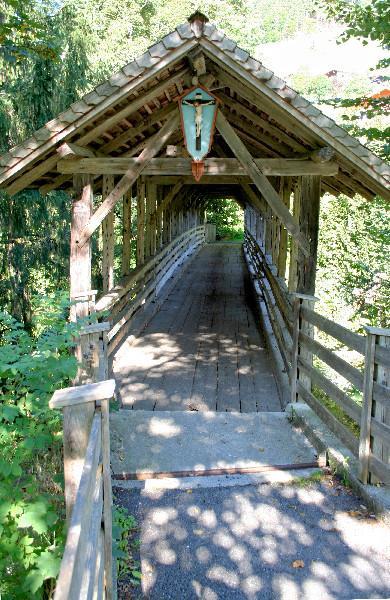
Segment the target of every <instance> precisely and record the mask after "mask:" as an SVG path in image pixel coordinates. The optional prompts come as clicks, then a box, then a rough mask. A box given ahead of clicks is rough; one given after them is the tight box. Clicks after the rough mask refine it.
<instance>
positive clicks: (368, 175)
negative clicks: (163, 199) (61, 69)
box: [0, 19, 390, 198]
mask: <svg viewBox="0 0 390 600" xmlns="http://www.w3.org/2000/svg"><path fill="white" fill-rule="evenodd" d="M198 51H202V53H203V55H204V57H205V59H206V66H207V73H208V74H209V75H211V76H213V84H212V89H214V90H216V91H215V93H217V94H218V95H219V97H221V99H222V102H223V104H222V110H223V111H224V113H225V116H226V117H227V118H228V120H229V121H230V122H231V124H232V125H233V126H234V127H235V128H236V130H237V133H238V134H239V135H240V137H241V138H242V140H243V141H244V142H245V143H246V144H247V145H248V147H250V149H251V152H252V154H253V155H254V156H255V155H256V156H257V157H259V158H260V157H285V158H294V157H304V156H306V155H309V154H310V152H311V151H312V150H314V149H316V148H319V147H321V146H329V147H331V148H333V149H334V151H335V153H336V155H335V156H336V158H335V160H336V161H337V162H338V164H339V173H338V174H337V175H336V176H334V177H328V178H326V182H325V183H324V189H327V190H329V191H330V192H332V193H335V194H338V193H345V194H347V195H349V196H353V195H354V194H355V193H360V194H362V195H363V196H365V197H366V198H372V197H373V196H374V195H376V194H380V195H382V196H383V197H386V198H390V192H389V184H390V168H389V166H388V165H387V164H386V163H385V162H384V161H383V160H382V159H380V158H379V157H378V156H376V155H375V154H374V153H373V152H371V151H370V150H369V149H368V148H366V147H365V146H363V145H362V144H361V143H360V142H359V141H358V140H357V139H356V138H354V137H352V136H350V135H349V134H348V133H347V132H346V131H345V130H344V129H343V128H342V127H340V126H338V125H337V124H336V123H335V122H334V121H333V120H332V119H330V118H329V117H327V116H326V115H324V114H323V113H322V112H321V111H320V110H319V109H318V108H316V107H315V106H314V105H313V104H312V103H310V102H309V101H308V100H306V99H305V98H303V97H302V96H301V95H300V94H298V93H297V92H295V91H294V90H293V89H292V88H291V87H289V86H288V85H287V84H286V82H285V81H283V80H282V79H280V78H279V77H277V76H276V75H275V74H274V73H273V72H272V71H271V70H269V69H267V68H266V67H265V66H264V65H263V64H262V63H261V62H259V61H258V60H255V59H254V58H252V57H251V56H250V55H249V54H248V52H246V51H245V50H243V49H242V48H239V47H238V46H237V44H236V42H234V41H233V40H231V39H229V38H228V37H226V36H225V34H224V33H223V32H222V31H220V30H219V29H217V28H216V27H215V26H214V25H213V24H211V23H208V22H205V21H203V20H198V19H195V20H194V19H192V20H191V22H188V23H185V24H182V25H179V26H178V27H177V28H176V29H175V30H174V31H173V32H172V33H170V34H169V35H167V36H165V37H164V38H163V39H162V40H161V41H159V42H158V43H156V44H154V45H153V46H151V47H150V48H149V49H148V51H147V52H145V53H144V54H142V55H141V56H139V57H138V58H136V59H135V60H134V61H132V62H130V63H129V64H127V65H126V66H124V67H123V68H122V69H121V70H120V71H118V72H117V73H115V74H114V75H112V77H110V78H109V79H108V80H107V81H105V82H104V83H102V84H101V85H98V86H97V87H96V88H95V89H94V90H92V91H91V92H89V93H88V94H86V95H85V96H83V98H81V100H80V101H78V102H75V103H74V104H72V105H71V106H70V107H69V108H68V110H66V111H64V112H63V113H61V114H59V115H58V117H56V118H55V119H53V120H52V121H49V122H48V123H47V124H46V125H45V126H44V127H42V128H40V129H39V130H37V131H36V132H35V133H34V134H33V135H32V136H31V137H30V138H29V139H28V140H26V141H25V142H23V143H21V144H19V145H18V146H16V147H14V148H11V149H10V150H9V151H8V152H7V153H5V154H3V155H2V156H0V187H2V188H5V189H6V190H7V191H8V192H9V193H10V194H14V193H16V192H18V191H20V190H22V189H25V188H31V187H32V188H39V189H41V191H42V192H43V193H46V192H48V191H50V190H52V189H56V188H65V189H66V188H67V187H69V185H70V184H69V176H66V175H61V174H59V173H58V172H57V171H56V164H57V161H58V160H59V158H61V156H63V152H64V151H63V144H64V142H68V143H76V144H77V145H79V146H84V147H85V148H87V149H91V151H93V152H94V153H98V154H99V155H107V156H123V157H125V156H136V155H137V153H139V151H140V150H141V149H142V147H143V143H144V141H145V139H147V138H148V137H150V136H151V135H153V134H154V133H155V132H156V131H157V130H158V128H160V127H161V125H162V123H163V122H164V120H165V119H166V118H167V116H168V115H169V113H170V111H171V110H173V107H174V106H175V105H176V104H175V103H174V100H175V99H176V98H177V97H178V96H179V95H180V94H182V93H183V90H185V89H186V88H189V87H191V81H192V74H193V73H192V59H191V56H193V55H194V54H195V55H196V52H198ZM180 139H181V133H180V132H178V137H177V140H176V141H180Z"/></svg>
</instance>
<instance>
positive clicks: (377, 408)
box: [368, 329, 390, 483]
mask: <svg viewBox="0 0 390 600" xmlns="http://www.w3.org/2000/svg"><path fill="white" fill-rule="evenodd" d="M368 331H370V329H369V330H368ZM372 335H376V337H377V344H376V346H375V350H374V360H377V356H378V352H377V350H376V349H377V348H378V347H379V348H380V349H381V350H382V351H383V352H387V356H389V354H390V331H389V330H387V331H382V332H381V333H375V334H372ZM374 381H375V382H376V383H374V400H375V402H374V406H373V410H372V414H373V416H375V420H376V421H377V422H378V423H380V422H381V423H384V424H385V425H390V368H389V367H388V366H385V365H384V364H381V363H379V364H377V365H376V372H375V374H374ZM377 384H380V385H382V386H385V389H386V390H387V399H388V402H387V403H384V402H380V401H379V400H378V399H377V398H376V396H375V385H377ZM372 424H373V422H371V430H372ZM372 454H373V456H375V457H376V458H377V459H379V460H380V461H381V462H382V463H384V465H387V468H389V463H390V437H389V436H387V438H384V437H383V436H379V437H378V436H376V435H374V438H373V441H372ZM387 477H388V479H389V473H388V474H387ZM388 479H387V481H388ZM371 480H372V483H378V482H382V483H384V482H385V481H384V480H383V479H380V478H379V479H377V478H375V477H371Z"/></svg>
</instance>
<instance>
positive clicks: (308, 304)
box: [290, 293, 318, 402]
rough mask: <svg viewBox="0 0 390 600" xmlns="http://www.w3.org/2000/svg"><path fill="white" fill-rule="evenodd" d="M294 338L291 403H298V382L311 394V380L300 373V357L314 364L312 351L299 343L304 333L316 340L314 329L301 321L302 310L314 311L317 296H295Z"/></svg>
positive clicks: (296, 294)
mask: <svg viewBox="0 0 390 600" xmlns="http://www.w3.org/2000/svg"><path fill="white" fill-rule="evenodd" d="M293 297H294V304H293V337H292V350H291V372H290V386H291V402H297V401H298V398H297V381H298V380H299V383H300V384H301V385H302V386H303V387H304V388H306V389H307V390H308V391H309V392H311V378H310V377H309V376H308V375H306V374H304V373H302V372H300V371H299V365H298V357H299V356H301V357H302V358H303V359H304V360H305V361H306V362H307V363H309V364H310V365H312V364H313V353H312V352H310V350H305V349H304V348H302V347H301V345H300V343H299V334H300V333H301V332H302V333H304V334H306V335H308V336H310V337H311V338H314V327H313V325H311V324H310V323H307V322H306V321H302V319H301V308H309V309H311V310H313V309H314V304H315V302H317V300H318V298H316V297H315V296H308V295H306V294H298V293H295V294H293Z"/></svg>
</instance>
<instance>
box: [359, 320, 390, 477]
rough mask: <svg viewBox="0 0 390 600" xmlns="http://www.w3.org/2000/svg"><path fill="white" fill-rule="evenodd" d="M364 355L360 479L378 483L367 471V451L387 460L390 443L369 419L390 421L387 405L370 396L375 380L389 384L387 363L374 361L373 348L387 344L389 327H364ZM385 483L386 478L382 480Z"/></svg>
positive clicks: (389, 372)
mask: <svg viewBox="0 0 390 600" xmlns="http://www.w3.org/2000/svg"><path fill="white" fill-rule="evenodd" d="M366 332H367V337H366V356H365V363H364V381H363V404H362V413H361V422H360V441H359V462H360V469H359V479H360V480H361V481H362V483H380V482H381V480H380V478H379V477H377V476H375V475H374V474H373V473H370V472H369V459H370V454H372V455H373V456H375V457H377V458H378V459H379V460H380V461H382V462H383V463H384V464H385V465H388V464H389V452H390V444H386V443H385V442H384V441H383V440H381V439H380V438H378V437H375V436H374V437H373V436H372V433H371V420H372V417H375V420H376V421H379V422H381V423H384V424H385V425H387V426H389V425H390V409H389V407H388V406H386V405H385V404H382V403H381V402H378V401H375V400H373V389H374V383H375V382H377V383H379V384H381V385H385V386H386V387H390V367H389V366H385V365H382V364H376V361H375V352H376V348H378V347H379V346H382V347H384V348H390V329H380V328H377V327H366ZM385 483H388V482H385Z"/></svg>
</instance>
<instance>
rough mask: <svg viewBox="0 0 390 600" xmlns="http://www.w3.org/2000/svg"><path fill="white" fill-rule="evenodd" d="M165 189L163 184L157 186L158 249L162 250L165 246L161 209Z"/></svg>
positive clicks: (158, 250)
mask: <svg viewBox="0 0 390 600" xmlns="http://www.w3.org/2000/svg"><path fill="white" fill-rule="evenodd" d="M163 197H164V196H163V190H162V186H157V210H156V216H155V219H156V251H157V252H160V250H161V248H162V246H163V214H162V211H161V210H159V209H160V206H161V202H162V201H163Z"/></svg>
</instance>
